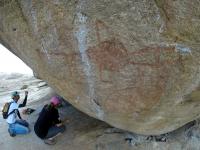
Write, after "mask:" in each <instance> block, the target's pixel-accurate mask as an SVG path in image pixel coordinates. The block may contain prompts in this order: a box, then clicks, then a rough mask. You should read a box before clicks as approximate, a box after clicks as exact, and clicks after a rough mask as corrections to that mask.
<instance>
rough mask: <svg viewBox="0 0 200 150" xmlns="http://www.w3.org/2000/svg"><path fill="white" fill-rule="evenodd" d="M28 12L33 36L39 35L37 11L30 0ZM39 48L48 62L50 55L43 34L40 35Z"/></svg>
mask: <svg viewBox="0 0 200 150" xmlns="http://www.w3.org/2000/svg"><path fill="white" fill-rule="evenodd" d="M30 14H31V17H32V27H33V33H34V35H35V36H38V35H39V33H38V31H39V29H38V20H37V11H36V9H35V7H34V5H33V3H32V1H30ZM41 49H42V51H43V53H44V54H45V55H46V56H47V59H48V62H49V60H50V56H49V54H48V51H47V44H46V41H45V39H44V37H43V36H42V37H41Z"/></svg>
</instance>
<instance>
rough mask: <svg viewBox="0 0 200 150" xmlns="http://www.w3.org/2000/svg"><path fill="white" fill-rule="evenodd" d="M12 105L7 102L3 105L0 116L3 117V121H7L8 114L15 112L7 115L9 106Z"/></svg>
mask: <svg viewBox="0 0 200 150" xmlns="http://www.w3.org/2000/svg"><path fill="white" fill-rule="evenodd" d="M12 103H13V102H7V103H5V104H4V106H3V109H2V116H3V119H7V118H8V116H9V115H10V114H12V113H14V112H15V110H13V111H12V112H10V113H9V114H8V112H9V108H10V105H11V104H12Z"/></svg>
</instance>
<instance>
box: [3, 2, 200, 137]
mask: <svg viewBox="0 0 200 150" xmlns="http://www.w3.org/2000/svg"><path fill="white" fill-rule="evenodd" d="M199 7H200V3H199V1H198V0H191V1H188V0H141V1H136V0H132V1H130V0H115V1H114V0H100V1H99V0H93V1H90V0H74V1H71V0H69V1H61V0H49V1H42V0H39V1H35V0H29V1H25V0H21V1H19V0H6V1H5V0H0V43H2V44H3V45H4V46H6V47H7V48H8V49H9V50H10V51H12V52H13V53H14V54H15V55H17V56H18V57H20V58H21V59H22V60H23V61H24V62H25V63H26V64H27V65H28V66H30V67H31V68H32V69H33V71H34V72H35V73H36V74H37V76H39V77H40V78H42V79H43V80H45V81H47V82H48V85H50V86H51V87H53V88H54V89H55V90H56V92H57V93H59V94H60V95H62V96H63V97H64V98H66V99H68V100H69V102H70V103H71V104H72V105H73V106H75V107H76V108H78V109H79V110H81V111H83V112H85V113H86V114H88V115H90V116H93V117H95V118H98V119H100V120H103V121H105V122H107V123H109V124H111V125H113V126H115V127H118V128H122V129H126V130H129V131H133V132H136V133H141V134H161V133H165V132H168V131H172V130H174V129H176V128H178V127H180V126H182V125H184V124H186V123H187V122H189V121H191V120H193V119H196V118H197V117H199V115H200V90H199V89H200V84H199V83H200V48H199V41H200V38H199V37H200V32H199V29H200V16H199V14H200V9H199Z"/></svg>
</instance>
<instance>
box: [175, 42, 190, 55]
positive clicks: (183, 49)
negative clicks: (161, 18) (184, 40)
mask: <svg viewBox="0 0 200 150" xmlns="http://www.w3.org/2000/svg"><path fill="white" fill-rule="evenodd" d="M175 49H176V51H177V52H180V53H182V54H186V53H189V54H191V53H192V51H191V49H190V48H189V47H186V46H184V45H181V44H176V45H175Z"/></svg>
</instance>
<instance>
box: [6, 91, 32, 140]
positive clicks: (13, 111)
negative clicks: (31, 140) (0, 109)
mask: <svg viewBox="0 0 200 150" xmlns="http://www.w3.org/2000/svg"><path fill="white" fill-rule="evenodd" d="M27 97H28V91H25V98H24V101H23V103H22V104H17V102H18V100H19V99H20V96H19V92H17V91H15V92H13V93H12V102H11V104H10V107H9V111H8V114H9V116H8V118H7V119H6V121H7V123H8V126H9V127H8V132H9V134H10V136H12V137H14V136H16V135H17V134H27V133H29V132H30V129H29V124H28V122H26V121H25V120H23V119H22V118H21V116H20V112H19V110H18V108H20V107H24V106H26V102H27Z"/></svg>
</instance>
